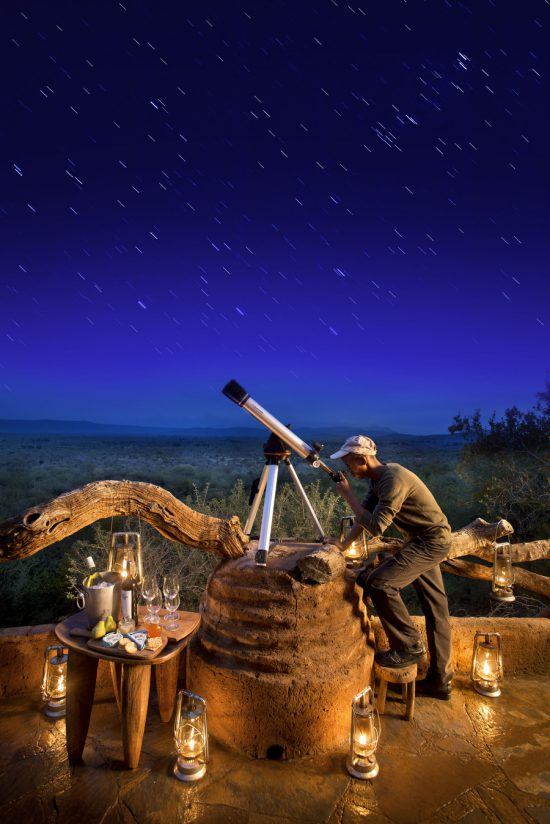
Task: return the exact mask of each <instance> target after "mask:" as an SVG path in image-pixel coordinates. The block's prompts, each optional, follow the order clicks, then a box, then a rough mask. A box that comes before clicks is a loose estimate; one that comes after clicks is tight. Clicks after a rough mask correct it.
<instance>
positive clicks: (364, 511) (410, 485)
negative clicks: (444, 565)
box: [331, 435, 453, 700]
mask: <svg viewBox="0 0 550 824" xmlns="http://www.w3.org/2000/svg"><path fill="white" fill-rule="evenodd" d="M331 458H341V459H342V460H343V462H344V463H345V465H346V467H347V468H348V469H349V471H350V473H351V474H352V475H353V477H354V478H370V482H371V483H370V490H369V493H368V495H367V497H366V498H365V500H364V501H363V504H361V503H360V502H359V501H358V499H357V498H356V496H355V493H354V492H353V490H352V489H351V487H350V485H349V482H348V480H347V478H346V477H345V476H344V475H342V480H341V482H340V483H338V484H337V485H336V488H337V489H338V491H339V493H340V494H341V495H342V497H343V498H345V499H346V501H347V502H348V503H349V505H350V507H351V508H352V510H353V512H354V514H355V518H356V524H355V526H354V527H353V530H352V534H351V535H350V536H349V537H348V539H347V540H346V541H345V542H344V546H346V545H347V544H348V543H349V542H351V540H352V539H353V537H355V536H357V534H358V533H359V532H360V531H361V529H363V528H364V529H366V530H367V531H368V532H370V534H371V535H375V536H376V535H382V533H383V532H385V531H386V529H387V528H388V527H389V525H390V524H391V523H395V525H396V526H397V527H398V529H399V530H400V532H402V533H403V535H404V537H405V543H404V544H403V546H402V547H401V549H400V550H399V551H398V552H396V553H395V554H394V555H393V556H392V557H391V558H389V559H388V560H386V561H384V562H383V563H382V564H381V565H380V566H378V567H376V568H375V569H374V570H373V571H372V572H371V573H370V575H369V576H368V577H367V579H366V581H364V582H360V583H361V585H362V586H363V587H364V591H365V597H366V596H367V595H369V596H370V598H371V600H372V602H373V604H374V606H375V608H376V611H377V613H378V615H379V617H380V620H381V622H382V626H383V627H384V630H385V632H386V635H387V636H388V640H389V642H390V650H389V651H387V652H383V653H380V652H379V653H377V654H376V660H377V661H378V663H380V664H381V665H382V666H390V667H397V668H403V667H406V666H408V665H409V664H411V663H413V662H416V661H418V659H419V658H421V657H423V656H424V655H425V650H424V646H423V644H422V640H421V638H420V635H419V633H418V631H417V630H416V629H415V627H414V624H413V623H412V621H411V618H410V616H409V613H408V612H407V609H406V607H405V604H404V603H403V601H402V599H401V595H400V590H401V589H402V588H403V587H406V586H407V585H408V584H412V585H413V586H414V588H415V590H416V593H417V595H418V599H419V601H420V605H421V607H422V611H423V612H424V615H425V616H426V633H427V636H428V648H429V651H430V665H429V669H428V673H427V676H426V679H425V680H424V681H419V682H418V683H417V692H418V693H419V694H422V695H430V696H432V697H434V698H441V699H443V700H447V699H449V698H450V695H451V679H452V675H453V673H452V668H451V626H450V622H449V605H448V602H447V595H446V593H445V587H444V585H443V578H442V575H441V570H440V568H439V564H440V563H441V562H442V561H443V560H444V559H445V557H446V555H447V554H448V552H449V549H450V545H451V528H450V526H449V522H448V521H447V518H446V517H445V515H444V514H443V512H442V511H441V509H440V508H439V505H438V504H437V501H436V500H435V498H434V496H433V495H432V493H431V492H430V490H429V489H428V488H427V486H426V485H425V484H424V483H423V482H422V481H421V480H420V478H418V477H417V476H416V475H415V474H414V473H413V472H410V471H409V470H408V469H405V467H404V466H400V464H397V463H381V462H380V461H379V460H378V458H377V457H376V444H375V443H374V441H372V440H371V438H368V437H367V436H365V435H354V436H352V437H351V438H348V439H347V441H346V442H345V443H344V444H343V446H342V447H341V448H340V449H339V450H338V452H335V453H334V455H331Z"/></svg>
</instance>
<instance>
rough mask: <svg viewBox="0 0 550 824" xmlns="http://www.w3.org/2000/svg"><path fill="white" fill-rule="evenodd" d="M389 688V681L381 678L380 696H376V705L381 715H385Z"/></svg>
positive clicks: (379, 684)
mask: <svg viewBox="0 0 550 824" xmlns="http://www.w3.org/2000/svg"><path fill="white" fill-rule="evenodd" d="M387 690H388V682H387V681H386V679H385V678H381V679H380V681H379V682H378V696H377V698H376V706H377V708H378V712H379V713H380V715H384V710H385V709H386V692H387Z"/></svg>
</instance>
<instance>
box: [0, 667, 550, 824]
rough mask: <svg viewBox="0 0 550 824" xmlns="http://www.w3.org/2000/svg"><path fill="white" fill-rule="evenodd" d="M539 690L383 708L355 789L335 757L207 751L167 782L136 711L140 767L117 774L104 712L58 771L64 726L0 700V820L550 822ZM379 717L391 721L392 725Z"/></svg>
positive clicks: (169, 759) (531, 682)
mask: <svg viewBox="0 0 550 824" xmlns="http://www.w3.org/2000/svg"><path fill="white" fill-rule="evenodd" d="M549 698H550V691H549V689H548V687H547V686H545V684H544V681H543V680H542V679H528V678H515V679H512V678H509V679H507V680H506V682H505V686H504V691H503V695H502V697H501V698H500V699H498V700H491V699H483V698H481V697H480V696H478V695H476V694H475V693H474V692H472V691H471V690H470V688H469V686H468V685H464V688H463V689H460V690H457V691H455V693H454V695H453V698H452V701H451V702H449V703H445V702H440V701H433V700H430V699H426V698H418V699H417V707H416V714H415V719H414V721H413V722H412V723H407V722H405V721H403V720H401V719H400V718H398V717H397V712H398V705H397V704H395V703H393V702H390V703H389V704H388V713H389V715H386V716H385V717H384V718H383V726H382V738H381V741H380V746H379V762H380V774H379V776H378V778H377V779H376V780H375V781H373V782H361V781H355V780H352V779H350V778H349V776H348V774H347V773H346V771H345V768H344V757H343V753H336V754H334V755H331V756H327V757H323V758H315V759H311V760H304V761H300V762H288V763H281V762H273V761H253V760H250V759H248V758H246V757H244V756H241V755H238V754H236V753H233V752H229V751H227V750H225V749H223V748H221V747H219V746H216V745H215V744H214V745H213V746H212V753H211V761H210V764H209V769H208V773H207V775H206V776H205V777H204V778H203V779H202V780H201V782H199V783H198V784H197V785H195V786H192V787H189V786H186V785H183V784H181V783H180V782H178V781H176V779H175V778H173V777H172V773H171V768H172V764H173V760H174V759H173V755H172V754H171V750H172V739H171V725H164V724H162V723H161V722H160V720H159V719H158V715H157V713H156V709H155V707H154V706H151V707H150V708H149V717H148V722H147V728H146V731H145V737H144V745H143V751H142V757H141V762H140V766H139V768H138V769H137V770H135V771H133V772H131V771H128V770H126V769H124V767H123V765H122V763H121V761H120V758H121V745H120V736H119V729H118V715H117V709H116V705H115V704H114V703H112V702H106V703H100V704H97V705H96V706H95V707H94V711H93V714H92V722H91V727H90V734H89V737H88V742H87V745H86V749H85V752H84V761H85V765H82V766H78V767H76V768H72V769H71V768H70V767H69V766H68V764H67V760H66V755H65V733H64V722H63V721H58V722H51V721H48V720H47V719H46V718H45V717H44V716H43V715H41V714H40V713H39V712H37V704H36V702H34V701H32V700H31V699H29V698H28V697H26V698H19V699H9V700H4V701H3V702H0V821H6V822H14V823H15V824H19V822H24V824H40V822H59V824H66V822H71V824H72V822H75V824H87V822H104V824H111V823H112V824H115V822H116V824H126V822H129V824H133V822H136V821H137V822H159V824H160V823H161V822H162V824H170V822H182V824H191V822H193V824H218V823H219V824H222V822H223V824H274V822H315V823H316V824H321V822H327V824H356V823H357V822H359V821H363V820H365V821H366V822H367V824H368V823H369V822H370V824H382V822H399V824H401V822H402V824H408V822H411V824H412V823H413V822H414V824H416V822H429V823H430V824H436V822H437V824H439V822H455V821H461V822H465V824H482V822H497V821H500V822H506V824H508V822H510V824H515V822H522V821H530V822H540V823H541V824H542V822H550V700H549ZM392 716H393V717H392Z"/></svg>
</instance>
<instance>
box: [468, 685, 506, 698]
mask: <svg viewBox="0 0 550 824" xmlns="http://www.w3.org/2000/svg"><path fill="white" fill-rule="evenodd" d="M474 689H475V691H476V692H479V694H480V695H484V696H485V697H486V698H498V697H499V695H501V691H500V687H499V686H498V684H497V685H496V686H495V687H484V686H482V685H481V684H478V683H477V681H474Z"/></svg>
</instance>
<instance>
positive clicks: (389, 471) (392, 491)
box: [357, 463, 451, 541]
mask: <svg viewBox="0 0 550 824" xmlns="http://www.w3.org/2000/svg"><path fill="white" fill-rule="evenodd" d="M363 506H364V507H365V509H366V510H367V511H366V512H365V514H364V515H363V516H362V517H361V518H357V523H359V524H361V525H362V526H364V527H365V528H366V529H367V530H368V531H369V532H370V533H371V535H382V533H383V532H385V530H386V529H387V528H388V527H389V525H390V524H391V523H392V522H393V523H395V525H396V527H397V528H398V529H399V531H400V532H402V533H403V534H404V535H405V537H406V538H416V537H418V538H424V539H428V540H429V539H437V540H438V541H440V540H442V539H443V540H450V537H451V527H450V526H449V522H448V520H447V518H446V517H445V515H444V514H443V512H442V510H441V508H440V506H439V504H438V503H437V501H436V500H435V498H434V496H433V495H432V493H431V492H430V490H429V489H428V487H427V486H426V484H425V483H423V481H421V480H420V478H419V477H418V475H415V474H414V472H411V471H410V470H409V469H405V467H404V466H401V465H400V464H398V463H387V464H384V469H383V472H382V474H381V476H380V478H379V479H378V480H377V481H371V488H370V491H369V494H368V495H367V497H366V498H365V501H364V503H363ZM371 510H372V511H371Z"/></svg>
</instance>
